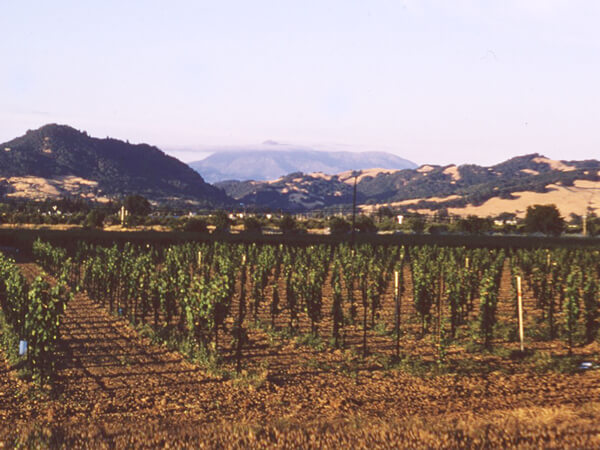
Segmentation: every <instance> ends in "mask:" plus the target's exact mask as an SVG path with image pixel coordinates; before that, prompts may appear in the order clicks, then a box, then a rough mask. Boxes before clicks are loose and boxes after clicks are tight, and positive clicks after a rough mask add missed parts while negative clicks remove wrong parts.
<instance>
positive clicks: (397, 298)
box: [394, 270, 400, 357]
mask: <svg viewBox="0 0 600 450" xmlns="http://www.w3.org/2000/svg"><path fill="white" fill-rule="evenodd" d="M399 276H400V274H399V273H398V271H397V270H394V301H395V303H396V314H395V316H396V317H395V318H396V323H395V328H396V357H399V356H400V287H399V283H398V281H399V280H398V278H399Z"/></svg>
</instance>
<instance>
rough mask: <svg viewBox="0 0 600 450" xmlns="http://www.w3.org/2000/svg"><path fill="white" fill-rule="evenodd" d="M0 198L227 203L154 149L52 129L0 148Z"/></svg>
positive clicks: (182, 166) (215, 190)
mask: <svg viewBox="0 0 600 450" xmlns="http://www.w3.org/2000/svg"><path fill="white" fill-rule="evenodd" d="M0 193H1V194H2V195H5V196H7V197H9V198H10V197H12V198H32V199H43V198H48V197H50V198H52V197H64V196H74V197H84V198H87V199H93V200H97V201H108V200H109V199H111V198H116V197H121V196H124V195H128V194H139V195H143V196H145V197H147V198H148V199H151V200H154V201H158V202H166V201H186V202H191V203H193V204H197V205H205V206H211V205H223V204H229V203H230V199H229V198H228V197H227V196H226V194H225V193H224V192H223V191H222V190H220V189H218V188H215V187H213V186H211V185H210V184H208V183H206V182H205V181H204V180H203V179H202V177H201V176H200V175H199V174H198V173H197V172H195V171H194V170H192V169H191V168H190V167H188V166H187V165H185V164H184V163H182V162H180V161H179V160H177V159H175V158H173V157H171V156H168V155H166V154H165V153H163V152H162V151H161V150H159V149H158V148H156V147H153V146H150V145H146V144H136V145H133V144H130V143H128V142H123V141H120V140H117V139H111V138H106V139H98V138H94V137H90V136H88V135H87V133H85V132H82V131H78V130H76V129H74V128H72V127H69V126H66V125H56V124H50V125H45V126H43V127H41V128H39V129H37V130H30V131H28V132H27V133H26V134H25V135H23V136H21V137H18V138H16V139H13V140H11V141H9V142H5V143H4V144H0Z"/></svg>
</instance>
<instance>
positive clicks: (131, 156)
mask: <svg viewBox="0 0 600 450" xmlns="http://www.w3.org/2000/svg"><path fill="white" fill-rule="evenodd" d="M264 147H266V148H267V149H264V148H263V149H261V150H260V151H259V152H255V153H260V154H262V155H263V156H262V157H263V158H264V159H260V158H259V159H257V156H256V155H255V154H253V152H250V153H249V154H247V155H246V154H240V153H239V152H228V153H220V154H216V155H214V157H210V158H207V160H209V159H210V160H212V161H213V162H214V161H221V164H222V168H221V169H219V170H222V172H221V173H222V174H223V173H226V172H227V174H229V175H230V174H231V173H233V172H231V171H230V170H232V169H231V167H235V166H236V164H237V165H238V166H239V173H242V172H243V170H242V169H244V167H243V166H244V165H246V166H248V167H246V168H245V169H246V170H247V172H248V173H250V172H252V173H255V174H262V175H263V177H264V176H266V175H268V174H270V173H279V172H280V171H282V170H283V171H287V170H291V169H293V171H292V173H287V174H285V175H283V176H277V177H275V178H273V179H271V180H244V181H235V180H228V181H227V180H225V181H220V182H218V183H215V185H214V186H213V185H210V184H208V183H207V182H205V181H204V179H203V177H202V176H201V175H200V174H198V172H196V171H195V170H193V169H192V168H191V167H189V166H187V165H186V164H184V163H182V162H180V161H179V160H177V159H175V158H173V157H171V156H168V155H166V154H165V153H164V152H162V151H161V150H159V149H158V148H156V147H153V146H151V145H147V144H130V143H128V142H124V141H120V140H117V139H111V138H106V139H99V138H94V137H90V136H88V134H87V133H86V132H83V131H78V130H76V129H74V128H72V127H69V126H66V125H56V124H50V125H46V126H43V127H41V128H39V129H37V130H30V131H28V132H27V133H26V134H25V135H23V136H21V137H18V138H16V139H13V140H11V141H9V142H6V143H4V144H0V198H1V197H4V198H8V199H10V198H15V199H19V198H24V199H34V200H42V199H45V198H59V197H79V198H85V199H89V200H94V201H101V202H102V201H109V200H111V199H119V198H121V197H123V196H126V195H128V194H139V195H143V196H145V197H147V198H148V199H150V200H152V201H155V202H158V203H168V204H170V205H175V204H177V205H178V206H182V205H189V206H190V207H194V206H195V207H207V208H227V209H229V208H232V207H234V206H236V205H237V206H239V205H240V204H243V205H244V207H250V208H256V209H259V210H268V209H270V210H285V211H296V212H301V211H308V210H319V209H329V210H339V209H340V208H348V207H350V206H351V205H352V200H353V192H354V184H355V183H356V191H357V192H356V193H357V203H358V205H359V207H360V208H361V209H362V210H363V211H365V212H368V211H376V210H377V209H379V208H381V207H390V208H392V209H394V210H396V211H406V212H411V211H414V212H421V213H434V212H440V211H446V212H448V213H453V214H460V215H465V214H476V215H479V216H488V215H497V214H499V213H501V212H512V213H515V214H517V215H524V214H525V210H526V209H527V206H529V205H532V204H549V203H554V204H557V206H558V207H559V209H560V210H561V212H562V214H563V215H564V216H567V215H568V214H570V213H575V214H578V215H584V214H587V213H590V212H594V213H596V214H600V162H599V161H597V160H585V161H557V160H552V159H549V158H547V157H545V156H543V155H541V154H538V153H532V154H529V155H524V156H518V157H515V158H512V159H509V160H507V161H504V162H502V163H500V164H496V165H493V166H490V167H482V166H478V165H474V164H464V165H459V166H456V165H446V166H439V165H432V164H428V165H422V166H419V167H415V165H414V164H413V163H410V162H409V161H406V160H403V159H402V158H399V157H396V156H394V155H388V154H381V153H362V154H360V153H352V152H348V153H336V152H334V153H331V152H330V153H327V152H325V153H323V152H317V151H314V150H311V149H298V148H287V147H285V146H282V145H280V144H276V143H267V144H265V145H264ZM271 147H273V148H274V150H269V149H270V148H271ZM280 147H283V148H280ZM311 159H312V161H313V163H314V164H316V165H317V166H318V167H325V168H327V171H317V172H304V171H302V170H299V169H298V168H299V167H314V166H310V165H309V162H310V160H311ZM205 161H206V160H205ZM228 162H229V163H230V164H231V166H227V163H228ZM271 163H272V165H273V166H272V167H271V166H269V164H271ZM388 163H389V165H387V166H386V164H388ZM286 164H288V165H286ZM303 164H304V165H303ZM357 164H358V165H357ZM401 164H405V165H408V166H409V167H408V168H403V169H398V168H397V165H401ZM369 166H371V167H369ZM378 166H379V167H378ZM381 166H383V167H381ZM390 166H392V167H390ZM207 167H208V166H207ZM228 167H229V168H228ZM261 167H263V168H264V170H261ZM269 167H271V168H272V169H273V171H274V172H271V171H270V169H269ZM340 167H341V168H346V167H350V168H351V169H357V168H358V169H360V170H345V171H338V172H335V173H334V172H329V170H330V169H331V170H336V169H337V168H340ZM255 178H258V177H255Z"/></svg>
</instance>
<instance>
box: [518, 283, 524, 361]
mask: <svg viewBox="0 0 600 450" xmlns="http://www.w3.org/2000/svg"><path fill="white" fill-rule="evenodd" d="M517 297H518V305H519V340H520V341H521V351H523V350H524V347H523V292H522V290H521V277H520V276H517Z"/></svg>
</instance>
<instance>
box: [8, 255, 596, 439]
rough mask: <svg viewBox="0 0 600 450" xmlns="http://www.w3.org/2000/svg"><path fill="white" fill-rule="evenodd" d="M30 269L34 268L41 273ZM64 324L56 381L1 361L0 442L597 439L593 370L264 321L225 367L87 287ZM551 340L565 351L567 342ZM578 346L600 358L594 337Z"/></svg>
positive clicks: (27, 270) (28, 272) (28, 268)
mask: <svg viewBox="0 0 600 450" xmlns="http://www.w3.org/2000/svg"><path fill="white" fill-rule="evenodd" d="M21 268H22V270H23V271H24V273H25V274H26V276H27V277H28V278H32V277H34V276H35V275H36V274H38V273H39V272H40V270H39V268H38V267H37V266H35V265H33V264H22V265H21ZM505 278H506V277H505ZM409 281H410V280H409ZM509 281H510V280H508V281H506V280H504V281H503V287H502V289H503V292H504V294H503V295H504V297H507V296H508V295H509V294H508V291H507V289H508V288H507V286H506V283H507V282H509ZM403 300H404V302H405V303H407V304H408V302H409V299H408V294H406V298H405V299H403ZM529 301H531V300H529ZM388 303H389V302H388ZM501 306H502V305H501ZM504 308H505V309H506V311H508V312H506V314H510V311H511V309H510V305H508V306H507V305H504ZM389 309H390V308H389V307H388V312H389ZM500 310H501V311H502V308H500ZM384 315H385V314H384ZM267 316H268V315H267V314H266V313H265V320H267ZM387 317H389V314H388V315H387ZM304 325H305V326H306V323H304ZM323 328H325V324H324V325H323ZM61 333H62V336H61V340H62V345H61V346H62V352H61V354H60V359H61V361H60V367H59V371H58V380H57V382H56V385H55V388H54V390H53V391H52V392H51V393H40V392H39V390H37V389H36V388H34V387H32V386H30V385H29V384H27V383H25V382H22V381H20V380H18V379H17V377H16V373H15V370H14V369H13V368H10V367H8V366H7V364H6V362H5V361H4V359H0V447H1V446H2V443H3V442H4V444H6V445H15V444H23V445H25V446H38V445H41V446H47V445H49V446H65V447H69V448H73V447H94V448H97V447H114V446H116V447H119V448H120V447H125V446H134V447H143V446H148V447H156V446H167V445H169V446H176V447H179V446H190V447H245V448H246V447H272V446H277V447H325V448H339V447H340V446H344V447H350V446H352V447H359V448H367V447H374V446H375V447H399V446H401V447H446V448H447V447H458V446H460V447H465V446H467V447H482V446H493V447H508V446H519V447H539V446H550V447H558V446H560V447H576V448H582V447H599V446H600V421H599V419H600V373H599V372H598V371H588V372H584V373H578V374H575V375H564V374H560V373H556V372H546V373H542V374H540V373H538V372H536V371H534V370H533V369H532V368H531V367H528V366H522V365H520V362H519V361H516V362H515V361H504V362H503V360H502V358H498V357H496V356H494V355H487V356H480V357H479V356H477V357H475V356H473V355H469V354H466V353H464V350H463V349H462V348H460V347H451V348H450V349H449V358H450V359H453V358H454V359H461V358H463V357H464V358H483V359H485V358H487V359H488V360H489V364H490V365H494V367H496V368H497V370H493V371H489V370H488V371H482V372H481V373H480V374H477V372H476V371H475V372H474V371H471V372H469V373H468V374H466V375H457V374H456V373H451V374H440V375H437V376H432V375H425V376H417V375H411V374H410V373H409V372H406V371H401V370H391V369H389V368H387V367H386V366H385V363H382V362H381V361H380V360H379V359H378V358H377V357H376V356H371V357H369V358H367V359H365V360H362V359H361V358H360V356H359V353H360V352H356V351H355V352H353V351H349V350H348V351H340V350H332V349H325V350H317V349H315V348H313V347H310V346H306V345H299V344H297V343H296V342H295V341H294V340H293V339H287V338H283V337H273V336H269V335H268V334H267V333H266V332H265V331H263V330H261V329H257V328H256V329H252V330H251V333H250V339H251V344H250V346H249V348H247V349H246V350H245V353H244V354H245V359H244V367H246V368H247V370H248V371H249V373H248V374H245V376H242V377H239V378H235V379H227V377H222V376H218V375H210V374H209V373H207V372H204V371H203V370H201V369H200V368H198V367H197V366H195V365H193V364H190V363H188V362H186V361H185V360H184V359H183V357H182V356H181V355H180V354H179V353H177V352H172V351H169V350H168V349H167V348H166V347H164V346H158V345H154V344H152V343H151V342H150V340H149V339H148V338H144V337H141V336H140V335H139V334H138V333H137V332H136V331H135V330H133V329H132V328H131V326H130V325H129V324H128V323H126V322H125V321H124V320H123V319H120V318H117V317H114V316H112V315H110V314H108V312H107V311H106V310H105V309H103V308H102V307H100V306H98V305H97V304H95V303H94V302H92V301H91V300H90V299H89V298H88V297H87V296H86V295H85V294H82V293H77V294H76V295H75V297H74V298H73V300H72V301H71V302H70V303H69V305H68V309H67V311H66V313H65V318H64V322H63V325H62V331H61ZM360 335H361V333H360V331H359V330H350V332H349V336H348V342H350V343H352V342H356V343H357V345H359V343H360ZM223 345H224V346H227V345H229V344H228V343H226V342H224V343H223ZM540 346H541V344H540V345H538V347H540ZM544 346H546V347H545V348H548V349H555V350H556V351H558V352H560V351H563V352H564V346H561V344H560V343H556V342H554V343H544ZM369 348H370V349H371V351H373V352H379V353H381V354H386V353H392V352H393V345H392V343H391V339H390V337H388V336H380V335H377V334H375V333H370V335H369ZM402 348H403V351H404V352H406V351H410V353H411V354H414V355H415V356H416V357H419V356H422V357H423V358H425V359H427V358H433V356H432V352H433V350H432V349H433V345H432V344H431V343H430V342H429V341H427V340H426V339H423V340H421V341H419V340H417V339H415V338H414V335H407V336H405V337H403V340H402ZM224 350H225V354H227V352H228V351H230V349H224ZM577 351H578V352H580V353H581V354H582V355H585V356H586V357H594V356H597V346H596V344H593V345H591V346H588V347H586V348H579V349H577ZM226 361H227V358H226ZM226 364H229V365H232V364H233V362H232V361H228V362H226Z"/></svg>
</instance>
